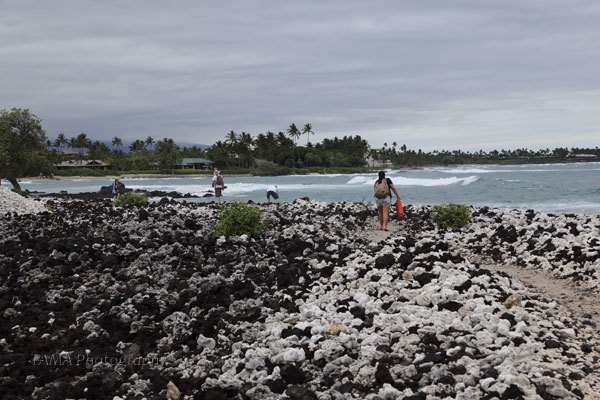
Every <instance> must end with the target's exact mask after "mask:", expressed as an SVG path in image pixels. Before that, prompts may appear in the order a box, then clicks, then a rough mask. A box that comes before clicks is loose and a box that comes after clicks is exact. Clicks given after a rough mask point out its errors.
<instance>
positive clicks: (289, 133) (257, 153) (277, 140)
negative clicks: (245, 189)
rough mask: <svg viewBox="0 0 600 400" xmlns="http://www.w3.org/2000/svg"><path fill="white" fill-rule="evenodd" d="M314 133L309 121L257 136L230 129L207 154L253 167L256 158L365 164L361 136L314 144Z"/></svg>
mask: <svg viewBox="0 0 600 400" xmlns="http://www.w3.org/2000/svg"><path fill="white" fill-rule="evenodd" d="M314 134H315V133H314V132H313V130H312V125H311V124H310V123H306V124H305V125H304V127H303V128H302V130H300V129H298V127H297V126H296V124H293V123H292V124H291V125H290V126H289V127H288V129H287V130H286V131H285V132H282V131H280V132H278V133H274V132H272V131H267V132H265V133H260V134H258V135H257V136H256V137H254V136H252V135H250V134H248V133H246V132H242V133H240V134H237V133H236V132H235V131H230V132H229V133H227V135H226V136H225V138H224V139H223V140H219V141H217V142H216V143H215V144H214V145H213V146H212V148H210V149H207V151H206V155H207V157H208V158H210V159H211V160H212V161H214V162H215V163H216V164H217V165H219V166H221V167H225V168H246V167H252V166H254V165H256V161H262V162H263V164H264V162H267V164H270V165H274V166H284V167H289V168H305V167H315V166H319V167H360V166H364V165H365V159H364V156H365V155H366V153H367V150H368V143H367V142H366V141H365V140H364V139H362V138H361V137H360V136H354V137H352V136H344V137H343V138H341V139H340V138H337V137H335V138H334V139H325V140H323V142H322V143H317V144H312V143H311V142H310V135H314ZM302 135H306V138H307V141H306V146H300V145H298V144H297V142H298V139H299V138H300V137H301V136H302Z"/></svg>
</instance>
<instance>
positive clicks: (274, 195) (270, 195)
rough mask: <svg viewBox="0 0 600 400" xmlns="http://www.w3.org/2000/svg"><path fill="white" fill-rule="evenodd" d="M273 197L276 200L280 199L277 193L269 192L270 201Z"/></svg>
mask: <svg viewBox="0 0 600 400" xmlns="http://www.w3.org/2000/svg"><path fill="white" fill-rule="evenodd" d="M271 197H273V199H275V200H277V199H279V195H278V194H277V192H272V191H269V192H267V199H269V198H271Z"/></svg>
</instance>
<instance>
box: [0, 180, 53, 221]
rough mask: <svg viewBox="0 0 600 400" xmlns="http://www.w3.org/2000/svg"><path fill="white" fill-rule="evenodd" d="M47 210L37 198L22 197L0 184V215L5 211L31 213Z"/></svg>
mask: <svg viewBox="0 0 600 400" xmlns="http://www.w3.org/2000/svg"><path fill="white" fill-rule="evenodd" d="M44 211H48V210H47V209H46V207H44V204H43V203H42V202H41V201H40V200H37V199H32V198H27V197H23V196H21V195H20V194H18V193H15V192H13V191H12V190H10V189H8V188H7V187H5V186H0V215H1V214H7V213H17V214H31V213H41V212H44Z"/></svg>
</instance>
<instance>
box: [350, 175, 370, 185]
mask: <svg viewBox="0 0 600 400" xmlns="http://www.w3.org/2000/svg"><path fill="white" fill-rule="evenodd" d="M369 182H375V179H373V177H372V176H355V177H354V178H352V179H350V180H349V181H348V182H346V184H347V185H356V184H365V183H369Z"/></svg>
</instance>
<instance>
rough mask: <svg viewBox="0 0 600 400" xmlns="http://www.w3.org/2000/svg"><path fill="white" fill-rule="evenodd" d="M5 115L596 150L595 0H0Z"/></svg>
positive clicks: (141, 131) (56, 127) (130, 126)
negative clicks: (16, 110)
mask: <svg viewBox="0 0 600 400" xmlns="http://www.w3.org/2000/svg"><path fill="white" fill-rule="evenodd" d="M0 10H1V12H0V59H1V60H2V61H1V62H0V108H1V109H7V108H12V107H21V108H29V109H30V110H31V111H32V112H33V113H34V114H36V115H37V116H38V117H40V118H41V119H42V122H43V126H44V128H45V129H46V131H47V133H48V135H49V136H52V137H55V136H56V135H57V134H58V133H59V132H64V133H65V134H66V135H67V136H73V135H76V134H78V133H81V132H86V133H87V134H88V136H90V137H92V138H94V139H96V138H98V139H110V138H112V137H113V136H119V137H121V138H123V139H127V140H131V139H135V138H143V137H146V136H152V137H154V138H155V139H160V138H163V137H172V138H175V139H176V140H179V141H186V142H194V143H204V144H212V143H214V141H215V140H219V139H222V138H223V137H224V135H225V133H226V132H228V131H229V130H235V131H236V132H241V131H246V132H250V133H252V134H253V135H256V134H258V133H262V132H265V131H267V130H272V131H275V132H277V131H280V130H282V131H284V130H285V129H286V128H287V126H289V124H290V123H292V122H295V123H296V124H297V125H298V126H300V127H301V126H303V125H304V124H305V123H306V122H310V123H312V125H313V130H314V131H315V132H316V136H314V137H313V138H311V140H313V141H314V140H317V141H319V140H321V139H323V138H324V137H331V136H333V135H338V136H340V135H342V136H343V135H349V134H360V135H361V136H363V137H365V138H367V140H369V142H370V143H371V144H372V145H373V146H381V145H382V144H383V143H384V142H387V143H388V144H391V143H392V142H394V141H395V142H397V143H398V144H399V145H400V144H406V145H407V146H408V147H409V148H422V149H426V150H430V149H433V148H437V149H442V148H446V149H456V148H462V149H475V150H477V149H479V148H483V149H492V148H498V149H500V148H507V149H508V148H517V147H529V148H545V147H551V148H552V147H556V146H569V147H570V146H592V147H595V146H598V145H599V142H600V112H599V110H600V78H599V74H598V71H600V47H599V45H598V44H599V43H600V24H599V23H598V21H600V3H599V2H598V1H596V0H569V1H566V0H565V1H555V0H543V1H542V0H534V1H523V0H520V1H516V0H503V1H481V0H462V1H447V0H438V1H418V2H417V1H411V2H408V1H368V2H367V1H349V0H343V1H301V2H300V1H299V2H288V1H249V0H240V1H226V2H214V1H172V2H165V1H147V0H143V1H141V0H139V1H131V0H128V1H125V0H122V1H112V0H103V1H84V0H72V1H65V0H53V1H27V0H14V1H12V0H11V1H2V0H0Z"/></svg>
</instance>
